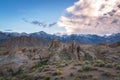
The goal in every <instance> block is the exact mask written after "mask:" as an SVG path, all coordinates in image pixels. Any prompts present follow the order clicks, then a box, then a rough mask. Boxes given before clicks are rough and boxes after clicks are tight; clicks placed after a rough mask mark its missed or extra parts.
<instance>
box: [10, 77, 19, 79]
mask: <svg viewBox="0 0 120 80" xmlns="http://www.w3.org/2000/svg"><path fill="white" fill-rule="evenodd" d="M11 80H19V79H18V78H16V77H13V78H12V79H11Z"/></svg>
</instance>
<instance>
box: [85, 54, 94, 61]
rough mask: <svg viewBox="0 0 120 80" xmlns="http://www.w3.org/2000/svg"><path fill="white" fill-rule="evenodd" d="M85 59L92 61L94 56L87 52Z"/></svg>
mask: <svg viewBox="0 0 120 80" xmlns="http://www.w3.org/2000/svg"><path fill="white" fill-rule="evenodd" d="M85 60H88V61H91V60H93V58H92V56H91V55H90V54H89V53H86V54H85Z"/></svg>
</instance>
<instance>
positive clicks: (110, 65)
mask: <svg viewBox="0 0 120 80" xmlns="http://www.w3.org/2000/svg"><path fill="white" fill-rule="evenodd" d="M105 67H106V68H112V67H113V66H112V64H110V63H107V64H105Z"/></svg>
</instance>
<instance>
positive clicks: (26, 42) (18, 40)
mask: <svg viewBox="0 0 120 80" xmlns="http://www.w3.org/2000/svg"><path fill="white" fill-rule="evenodd" d="M49 42H50V41H47V40H43V39H40V38H34V37H29V36H20V37H14V38H10V39H7V40H6V41H4V42H2V43H1V44H0V46H4V47H8V48H14V47H37V46H47V45H49Z"/></svg>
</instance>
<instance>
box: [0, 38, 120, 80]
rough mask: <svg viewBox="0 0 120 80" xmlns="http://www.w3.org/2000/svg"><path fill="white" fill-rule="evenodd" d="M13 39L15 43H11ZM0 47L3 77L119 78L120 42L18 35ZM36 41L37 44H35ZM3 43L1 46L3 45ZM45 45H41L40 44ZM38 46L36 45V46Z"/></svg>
mask: <svg viewBox="0 0 120 80" xmlns="http://www.w3.org/2000/svg"><path fill="white" fill-rule="evenodd" d="M14 42H15V43H14ZM8 43H9V45H10V46H12V45H13V46H14V44H16V45H18V46H19V47H11V49H9V50H8V51H7V52H2V50H3V49H4V51H5V50H7V48H6V47H4V48H3V47H0V51H1V52H0V75H1V76H0V78H1V79H3V80H8V79H9V80H12V79H15V80H116V79H118V80H119V78H120V77H119V76H120V45H117V46H115V47H114V45H116V44H118V43H114V44H86V43H78V42H75V41H73V42H69V43H63V42H61V41H59V40H58V39H54V40H53V41H52V42H51V43H50V44H49V45H47V46H46V45H45V44H46V41H42V40H39V39H36V38H35V39H34V38H32V39H31V38H29V37H19V38H18V37H17V38H13V39H10V40H8V41H6V42H5V44H6V45H7V46H8ZM36 43H39V44H36ZM5 44H4V45H5ZM43 44H44V45H43ZM36 45H37V46H36Z"/></svg>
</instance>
